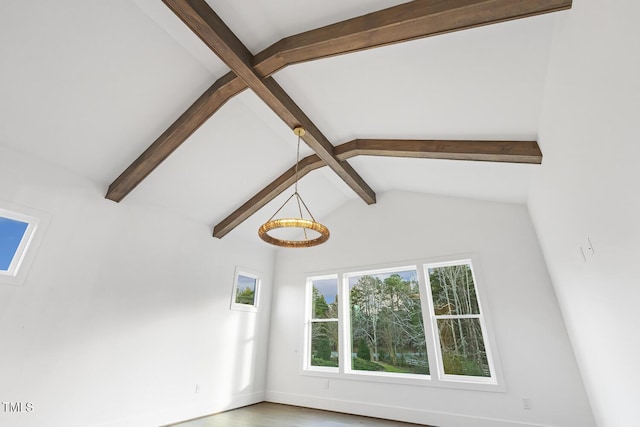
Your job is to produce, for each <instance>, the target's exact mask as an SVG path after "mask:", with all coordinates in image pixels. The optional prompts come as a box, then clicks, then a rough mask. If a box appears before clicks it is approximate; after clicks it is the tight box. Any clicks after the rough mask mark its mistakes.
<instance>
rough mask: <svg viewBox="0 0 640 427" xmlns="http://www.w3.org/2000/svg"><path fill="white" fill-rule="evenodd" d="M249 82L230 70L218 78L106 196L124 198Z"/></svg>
mask: <svg viewBox="0 0 640 427" xmlns="http://www.w3.org/2000/svg"><path fill="white" fill-rule="evenodd" d="M245 88H246V85H245V84H244V82H243V81H242V80H239V79H237V78H236V76H235V74H233V73H227V74H226V75H225V76H223V77H222V78H220V79H218V81H216V82H215V83H214V84H213V85H212V86H211V87H210V88H209V89H207V91H206V92H205V93H203V94H202V96H200V98H198V99H197V100H196V102H194V103H193V105H191V107H189V108H188V109H187V111H185V112H184V113H183V114H182V115H181V116H180V117H179V118H178V120H176V121H175V122H174V123H173V124H172V125H171V126H170V127H169V129H167V130H166V131H164V132H163V133H162V135H160V136H159V137H158V139H156V140H155V142H154V143H153V144H151V145H150V146H149V148H147V149H146V150H145V152H144V153H142V154H141V155H140V157H138V158H137V159H136V160H135V161H134V162H133V163H132V164H131V165H130V166H129V167H128V168H127V169H126V170H125V171H124V172H122V174H120V176H119V177H118V178H117V179H116V180H115V181H113V183H111V185H110V186H109V190H108V191H107V195H106V196H105V197H106V198H107V199H110V200H113V201H114V202H119V201H121V200H122V199H123V198H124V197H125V196H126V195H127V194H129V193H130V192H131V190H133V189H134V188H135V187H136V186H137V185H138V184H140V183H141V182H142V180H144V179H145V178H146V177H147V175H149V174H150V173H151V172H153V170H154V169H155V168H156V167H158V166H159V165H160V163H162V162H163V161H164V160H165V159H166V158H167V157H169V155H170V154H171V153H173V151H174V150H175V149H176V148H178V147H179V146H180V145H181V144H182V143H183V142H184V141H186V139H187V138H189V136H191V134H192V133H194V132H195V131H196V130H197V129H198V128H199V127H200V126H202V125H203V124H204V122H206V121H207V120H208V119H209V117H211V116H212V115H213V113H215V112H216V111H218V109H219V108H220V107H222V106H223V105H224V104H225V103H226V102H227V101H228V100H229V99H231V98H232V97H233V96H235V95H236V94H238V93H239V92H242V91H243V90H244V89H245Z"/></svg>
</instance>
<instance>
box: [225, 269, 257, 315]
mask: <svg viewBox="0 0 640 427" xmlns="http://www.w3.org/2000/svg"><path fill="white" fill-rule="evenodd" d="M259 291H260V276H259V274H257V273H255V272H251V271H249V270H247V269H244V268H236V273H235V276H234V280H233V294H232V296H231V308H232V309H233V310H242V311H257V310H258V296H259Z"/></svg>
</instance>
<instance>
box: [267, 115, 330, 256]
mask: <svg viewBox="0 0 640 427" xmlns="http://www.w3.org/2000/svg"><path fill="white" fill-rule="evenodd" d="M293 133H294V134H296V135H297V136H298V149H297V152H296V183H295V190H294V192H293V194H292V195H291V196H289V198H288V199H287V200H286V201H285V202H284V203H283V204H282V206H280V208H279V209H278V210H277V211H276V212H275V213H274V214H273V215H272V216H271V218H269V220H268V221H267V222H265V223H264V224H262V226H260V228H259V229H258V236H260V238H261V239H262V240H264V241H265V242H267V243H269V244H272V245H275V246H280V247H284V248H309V247H311V246H317V245H320V244H322V243H324V242H326V241H327V240H329V235H330V233H329V229H328V228H327V227H326V226H324V225H322V224H320V223H319V222H317V221H316V220H315V218H314V217H313V215H312V214H311V211H310V210H309V208H308V207H307V204H306V203H305V202H304V200H302V197H300V193H298V166H299V164H300V139H301V137H303V136H304V134H305V133H306V132H305V130H304V128H302V127H300V126H298V127H296V128H295V129H293ZM292 199H295V201H296V203H297V205H298V213H299V215H300V217H299V218H280V219H274V217H275V216H276V215H277V214H278V212H280V211H281V210H282V208H284V207H285V205H286V204H287V203H289V201H290V200H292ZM303 207H304V210H305V211H306V212H307V215H308V217H309V218H310V219H306V218H305V217H304V215H303V213H302V208H303ZM281 228H298V229H302V233H303V235H304V239H301V240H287V239H278V238H276V237H273V236H271V235H270V234H269V231H271V230H274V229H281ZM307 230H311V231H314V232H316V233H318V234H319V236H318V237H316V238H314V239H310V238H309V236H308V234H307Z"/></svg>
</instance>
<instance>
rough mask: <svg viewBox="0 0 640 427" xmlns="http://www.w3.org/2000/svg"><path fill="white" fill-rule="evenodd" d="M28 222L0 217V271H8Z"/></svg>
mask: <svg viewBox="0 0 640 427" xmlns="http://www.w3.org/2000/svg"><path fill="white" fill-rule="evenodd" d="M28 226H29V224H28V223H26V222H22V221H16V220H15V219H10V218H5V217H0V271H8V270H9V266H10V265H11V261H12V260H13V257H14V255H15V254H16V251H17V250H18V246H20V242H21V241H22V237H23V236H24V233H25V231H27V227H28Z"/></svg>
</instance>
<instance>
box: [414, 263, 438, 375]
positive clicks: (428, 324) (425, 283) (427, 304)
mask: <svg viewBox="0 0 640 427" xmlns="http://www.w3.org/2000/svg"><path fill="white" fill-rule="evenodd" d="M417 270H418V283H419V285H420V290H421V291H423V292H420V302H421V303H422V321H423V322H424V335H425V339H426V341H427V358H428V360H429V375H430V376H431V379H432V380H434V381H438V375H434V373H435V372H440V363H441V362H440V360H439V358H438V352H437V351H436V348H437V347H436V346H438V345H439V344H438V342H437V341H438V340H437V336H438V335H437V332H438V329H437V325H435V324H434V321H433V319H432V316H431V313H433V300H432V298H431V289H429V280H428V278H427V275H426V274H425V269H424V265H422V264H420V265H418V266H417Z"/></svg>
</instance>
